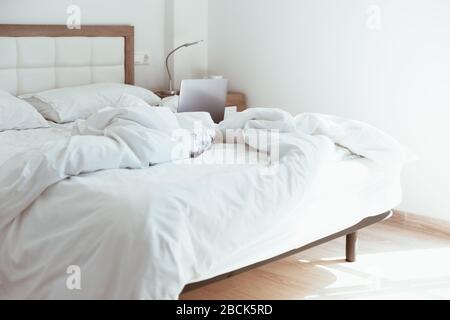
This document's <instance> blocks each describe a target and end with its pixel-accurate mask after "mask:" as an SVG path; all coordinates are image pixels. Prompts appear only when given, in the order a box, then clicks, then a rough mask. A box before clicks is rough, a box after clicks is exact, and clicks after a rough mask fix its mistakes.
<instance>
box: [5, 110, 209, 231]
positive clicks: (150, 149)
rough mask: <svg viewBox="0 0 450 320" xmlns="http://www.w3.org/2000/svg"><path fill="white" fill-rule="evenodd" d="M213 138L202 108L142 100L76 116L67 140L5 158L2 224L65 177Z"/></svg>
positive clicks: (176, 156)
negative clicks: (176, 110) (182, 109)
mask: <svg viewBox="0 0 450 320" xmlns="http://www.w3.org/2000/svg"><path fill="white" fill-rule="evenodd" d="M180 124H181V125H180ZM195 124H197V125H195ZM182 125H183V126H184V127H183V126H182ZM195 126H197V127H196V128H195ZM214 137H215V129H214V122H213V121H212V120H211V118H210V117H209V121H208V117H207V116H206V117H205V115H204V114H201V113H200V114H177V115H175V114H173V113H172V112H171V111H170V110H169V109H167V108H151V107H149V106H143V105H134V106H132V107H120V106H119V107H116V108H112V107H110V108H105V109H103V110H100V111H99V112H97V113H96V114H94V115H92V116H91V117H89V118H88V119H87V120H78V121H77V122H76V123H75V126H74V129H73V134H72V136H71V137H70V138H69V139H67V140H63V141H58V142H51V143H49V144H46V145H44V146H43V147H42V148H38V149H32V150H28V151H27V152H25V153H22V154H20V155H18V156H15V157H13V158H11V159H9V160H8V161H6V162H5V163H3V165H2V167H1V170H0V229H2V228H3V227H4V226H6V225H7V224H8V223H10V222H11V221H12V219H14V218H15V217H16V216H17V215H18V214H20V212H22V211H23V210H24V209H25V208H27V207H28V206H29V205H30V204H31V203H32V202H33V201H34V200H35V199H36V198H37V197H38V196H39V195H40V194H41V193H42V192H44V190H45V189H46V188H47V187H49V186H51V185H53V184H54V183H56V182H58V181H61V180H63V179H65V178H67V177H70V176H78V175H80V174H83V173H89V172H96V171H99V170H108V169H125V168H126V169H142V168H147V167H149V166H153V165H157V164H161V163H166V162H171V161H176V160H181V159H186V158H190V157H192V156H197V155H200V154H201V153H203V152H204V151H205V150H207V149H208V148H209V147H210V146H211V144H212V142H213V141H214Z"/></svg>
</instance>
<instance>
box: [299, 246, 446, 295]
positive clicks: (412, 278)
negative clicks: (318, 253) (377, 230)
mask: <svg viewBox="0 0 450 320" xmlns="http://www.w3.org/2000/svg"><path fill="white" fill-rule="evenodd" d="M331 261H332V260H331V259H323V260H321V262H315V263H314V262H312V263H314V264H315V265H316V267H318V268H320V269H322V270H325V271H327V272H329V273H331V274H333V275H334V276H335V277H336V281H334V282H333V283H332V284H329V285H327V286H326V287H324V288H323V289H321V290H320V292H318V293H317V294H311V295H308V296H307V297H306V299H450V248H435V249H423V250H405V251H395V252H386V253H376V254H361V255H359V256H358V261H357V262H355V263H346V262H338V261H336V260H335V262H334V263H331Z"/></svg>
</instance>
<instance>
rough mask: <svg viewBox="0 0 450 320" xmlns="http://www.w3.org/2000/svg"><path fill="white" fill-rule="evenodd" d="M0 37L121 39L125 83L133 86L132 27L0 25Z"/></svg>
mask: <svg viewBox="0 0 450 320" xmlns="http://www.w3.org/2000/svg"><path fill="white" fill-rule="evenodd" d="M0 37H123V38H124V40H125V63H124V64H125V83H126V84H131V85H134V27H133V26H127V25H90V26H89V25H86V26H85V25H83V26H81V29H69V28H67V26H65V25H40V24H0Z"/></svg>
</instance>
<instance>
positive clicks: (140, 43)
mask: <svg viewBox="0 0 450 320" xmlns="http://www.w3.org/2000/svg"><path fill="white" fill-rule="evenodd" d="M71 4H75V5H78V6H80V8H81V23H82V24H130V25H134V26H135V50H136V51H148V52H150V56H151V63H150V65H148V66H136V84H138V85H140V86H144V87H146V88H153V89H162V88H165V87H166V86H167V76H166V71H165V67H164V64H165V56H166V53H167V52H169V51H170V50H171V49H172V48H173V46H174V45H175V44H177V43H179V42H186V41H192V39H194V40H196V39H198V38H206V34H207V33H206V30H207V23H208V20H207V14H208V12H207V8H208V7H207V0H128V1H124V0H0V23H19V24H20V23H24V24H33V23H35V24H36V23H41V24H65V23H66V20H67V17H68V15H67V13H66V9H67V7H68V6H69V5H71ZM189 4H191V5H189ZM205 40H206V39H205ZM206 48H207V47H206V44H204V45H203V46H202V47H198V48H191V49H186V51H185V52H183V53H181V52H180V54H178V55H177V56H176V57H175V59H176V60H175V61H176V65H175V73H176V75H177V79H178V81H179V79H181V77H191V76H203V74H204V73H205V72H206V67H207V59H206V56H207V49H206Z"/></svg>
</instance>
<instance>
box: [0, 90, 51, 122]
mask: <svg viewBox="0 0 450 320" xmlns="http://www.w3.org/2000/svg"><path fill="white" fill-rule="evenodd" d="M48 127H49V125H48V123H47V121H45V119H44V118H43V117H42V116H41V115H40V114H39V113H38V112H37V111H36V110H35V109H34V108H33V106H31V105H29V104H28V103H26V102H25V101H23V100H20V99H18V98H16V97H14V96H13V95H11V94H9V93H7V92H4V91H0V131H6V130H24V129H36V128H48Z"/></svg>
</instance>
